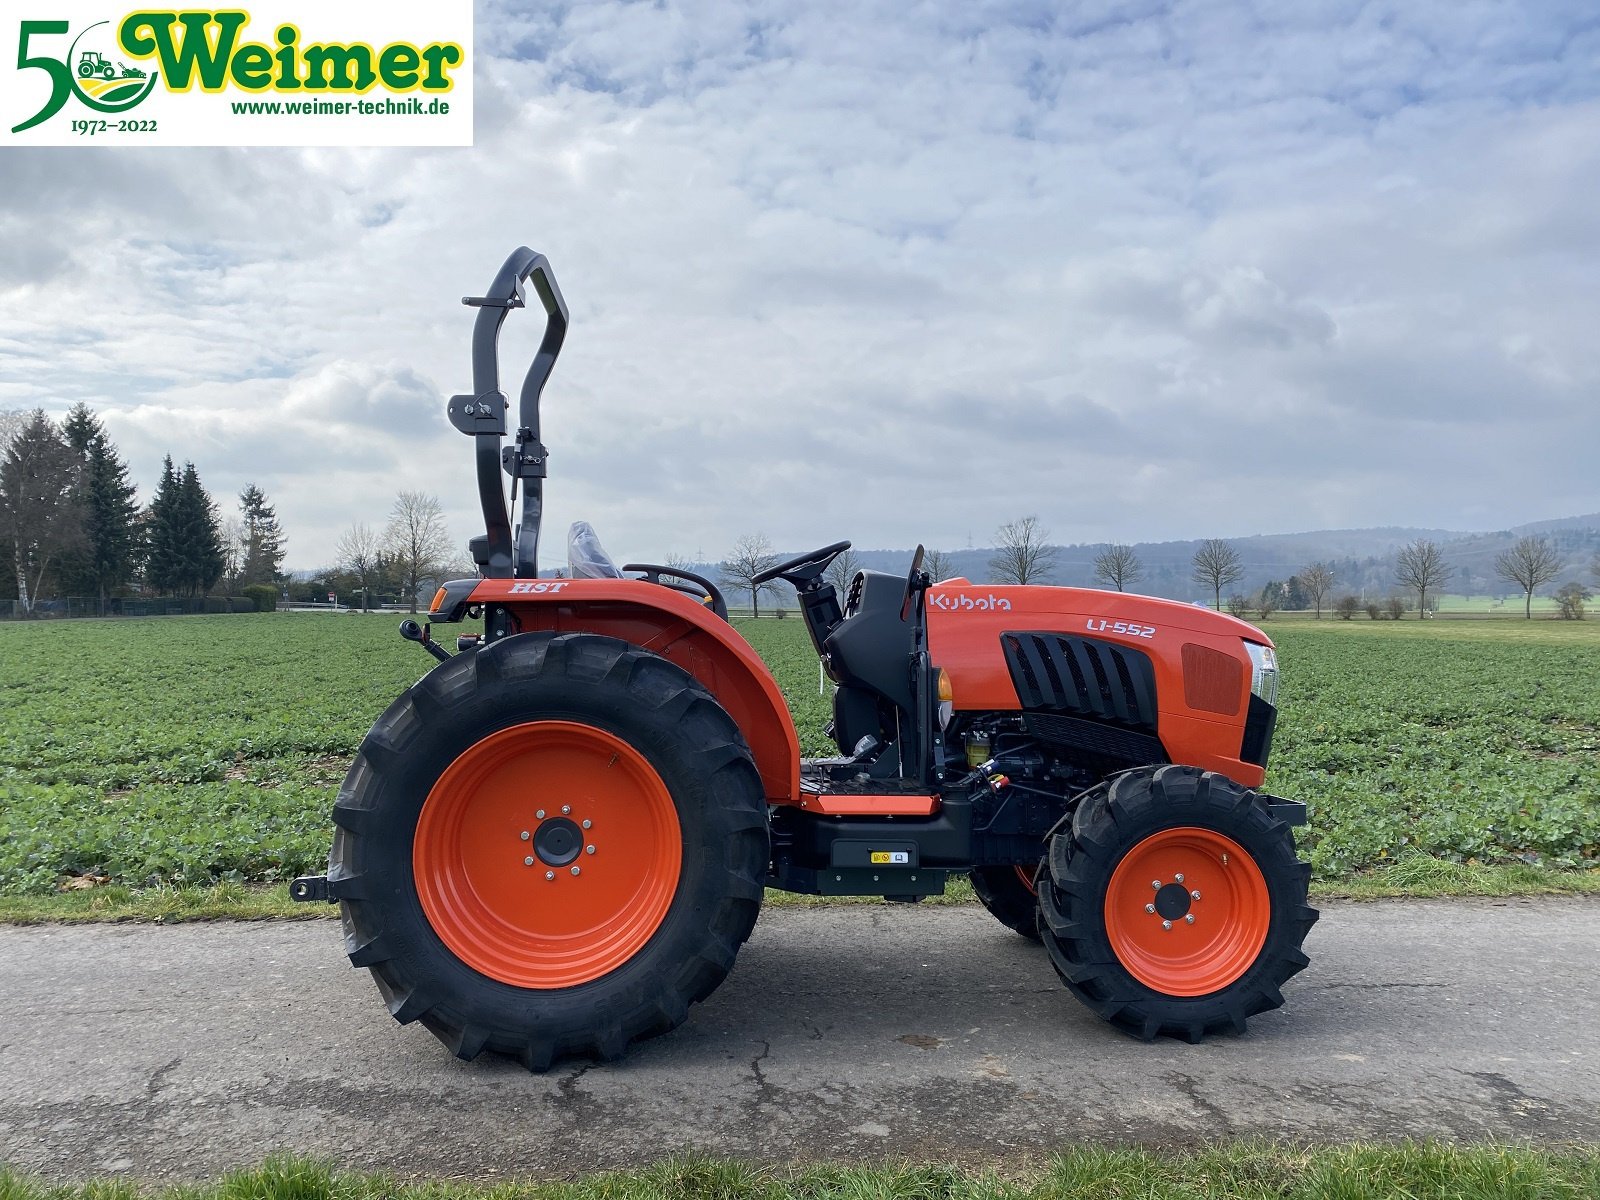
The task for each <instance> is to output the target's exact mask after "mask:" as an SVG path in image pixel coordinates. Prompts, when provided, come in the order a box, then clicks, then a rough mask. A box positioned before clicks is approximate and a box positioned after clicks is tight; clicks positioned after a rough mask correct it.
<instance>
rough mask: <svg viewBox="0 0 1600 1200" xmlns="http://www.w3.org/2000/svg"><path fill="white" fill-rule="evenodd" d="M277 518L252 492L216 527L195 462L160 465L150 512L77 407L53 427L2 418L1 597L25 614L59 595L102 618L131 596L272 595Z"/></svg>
mask: <svg viewBox="0 0 1600 1200" xmlns="http://www.w3.org/2000/svg"><path fill="white" fill-rule="evenodd" d="M284 541H285V539H284V534H283V530H282V528H281V526H280V525H279V523H278V517H277V513H276V512H275V511H274V509H273V506H272V505H271V504H270V503H268V501H267V497H266V495H265V493H263V492H262V490H261V489H260V488H259V487H257V486H256V485H255V484H253V483H252V484H249V485H248V486H247V487H246V488H245V489H244V491H243V492H241V493H240V495H239V509H238V516H237V517H224V515H223V514H222V512H221V510H220V509H219V508H218V506H217V504H216V502H215V501H214V500H213V499H212V498H211V495H210V493H209V492H207V491H206V489H205V487H204V486H203V485H202V483H201V481H200V475H199V472H198V471H197V470H196V468H195V465H194V463H192V462H185V463H184V464H183V467H182V468H181V469H180V468H178V467H177V466H175V465H174V463H173V461H172V457H171V456H170V455H168V456H167V457H166V459H165V460H164V462H163V464H162V471H161V479H160V482H159V483H158V484H157V486H156V491H155V494H154V496H153V497H152V498H151V501H150V503H149V504H148V505H145V506H142V507H141V506H140V504H139V503H138V499H137V489H136V488H135V487H134V485H133V483H132V482H131V480H130V479H129V477H128V464H127V462H126V461H125V460H124V459H123V457H122V454H121V453H120V452H119V451H118V449H117V447H116V445H115V444H114V443H113V442H112V440H111V438H110V437H109V435H108V434H107V433H106V429H105V425H104V424H103V423H102V422H101V420H100V418H99V417H97V416H96V415H95V413H94V411H93V410H92V409H90V408H89V407H88V406H87V405H85V404H78V405H75V406H74V407H73V408H72V409H71V411H70V412H68V413H67V415H66V417H65V419H64V420H62V421H61V422H60V423H59V424H57V423H56V422H55V421H53V420H52V419H51V418H50V416H49V414H47V413H46V412H45V411H44V410H43V409H34V410H33V411H31V412H12V413H4V414H0V580H3V581H4V583H3V584H0V597H4V593H5V592H6V591H8V590H11V591H13V598H14V599H15V601H16V604H17V607H18V609H19V610H20V611H21V612H23V613H31V612H33V611H35V610H36V609H37V607H38V606H39V605H40V604H41V603H43V602H48V601H50V600H51V599H53V598H56V597H61V596H84V597H93V598H94V599H95V600H96V601H97V603H98V605H99V607H100V611H106V609H107V607H108V605H109V603H110V602H111V601H112V600H113V599H114V598H118V597H125V596H130V595H168V596H187V597H194V596H207V595H211V594H212V593H213V592H215V591H217V590H221V591H222V592H223V593H224V594H230V595H231V594H239V595H248V594H250V592H249V591H248V590H247V589H251V588H265V589H267V590H268V592H269V593H270V594H271V595H273V596H275V595H276V593H277V585H278V584H279V583H280V581H281V576H280V574H279V572H280V569H281V567H282V563H283V555H284Z"/></svg>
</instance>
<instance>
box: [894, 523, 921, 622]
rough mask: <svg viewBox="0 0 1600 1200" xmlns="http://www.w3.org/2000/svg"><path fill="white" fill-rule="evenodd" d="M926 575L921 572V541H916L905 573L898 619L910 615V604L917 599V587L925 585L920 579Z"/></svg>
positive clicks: (903, 618)
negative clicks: (904, 589)
mask: <svg viewBox="0 0 1600 1200" xmlns="http://www.w3.org/2000/svg"><path fill="white" fill-rule="evenodd" d="M925 578H926V576H924V575H923V574H922V543H921V542H918V543H917V552H916V553H915V554H913V555H912V556H911V570H910V571H908V572H907V573H906V594H905V596H904V597H903V598H902V599H901V601H900V619H901V620H902V621H904V620H905V619H906V618H907V617H909V616H910V615H911V606H912V604H914V603H915V602H916V599H917V588H918V587H919V586H925V585H923V584H922V583H921V582H920V581H921V580H922V579H925Z"/></svg>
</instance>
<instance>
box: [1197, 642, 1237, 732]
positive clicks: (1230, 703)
mask: <svg viewBox="0 0 1600 1200" xmlns="http://www.w3.org/2000/svg"><path fill="white" fill-rule="evenodd" d="M1243 697H1244V664H1243V663H1241V662H1240V661H1239V660H1238V659H1236V658H1233V657H1232V656H1230V655H1227V654H1224V653H1223V652H1222V651H1220V650H1213V649H1211V647H1210V646H1197V645H1196V644H1195V643H1193V642H1185V643H1184V646H1183V699H1184V703H1186V704H1187V705H1188V706H1189V707H1190V708H1195V709H1199V710H1200V711H1201V712H1209V713H1216V714H1217V715H1218V716H1223V717H1236V716H1238V715H1239V705H1240V704H1241V703H1242V701H1243Z"/></svg>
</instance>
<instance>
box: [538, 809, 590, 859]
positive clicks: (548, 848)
mask: <svg viewBox="0 0 1600 1200" xmlns="http://www.w3.org/2000/svg"><path fill="white" fill-rule="evenodd" d="M533 852H534V853H535V854H537V855H538V856H539V860H540V861H541V862H543V863H544V864H545V865H546V866H551V867H564V866H566V865H567V864H568V863H570V862H572V861H573V860H574V859H576V858H577V857H578V855H580V854H582V853H583V830H581V829H579V828H578V823H577V822H576V821H574V820H572V819H571V818H570V817H551V818H550V819H549V820H547V821H545V822H543V823H542V824H540V826H539V828H538V830H537V831H536V832H535V833H534V835H533Z"/></svg>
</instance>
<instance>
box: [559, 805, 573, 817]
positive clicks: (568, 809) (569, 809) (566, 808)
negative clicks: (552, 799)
mask: <svg viewBox="0 0 1600 1200" xmlns="http://www.w3.org/2000/svg"><path fill="white" fill-rule="evenodd" d="M570 812H572V805H570V804H563V805H562V806H561V815H562V816H566V815H567V814H569V813H570Z"/></svg>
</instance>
